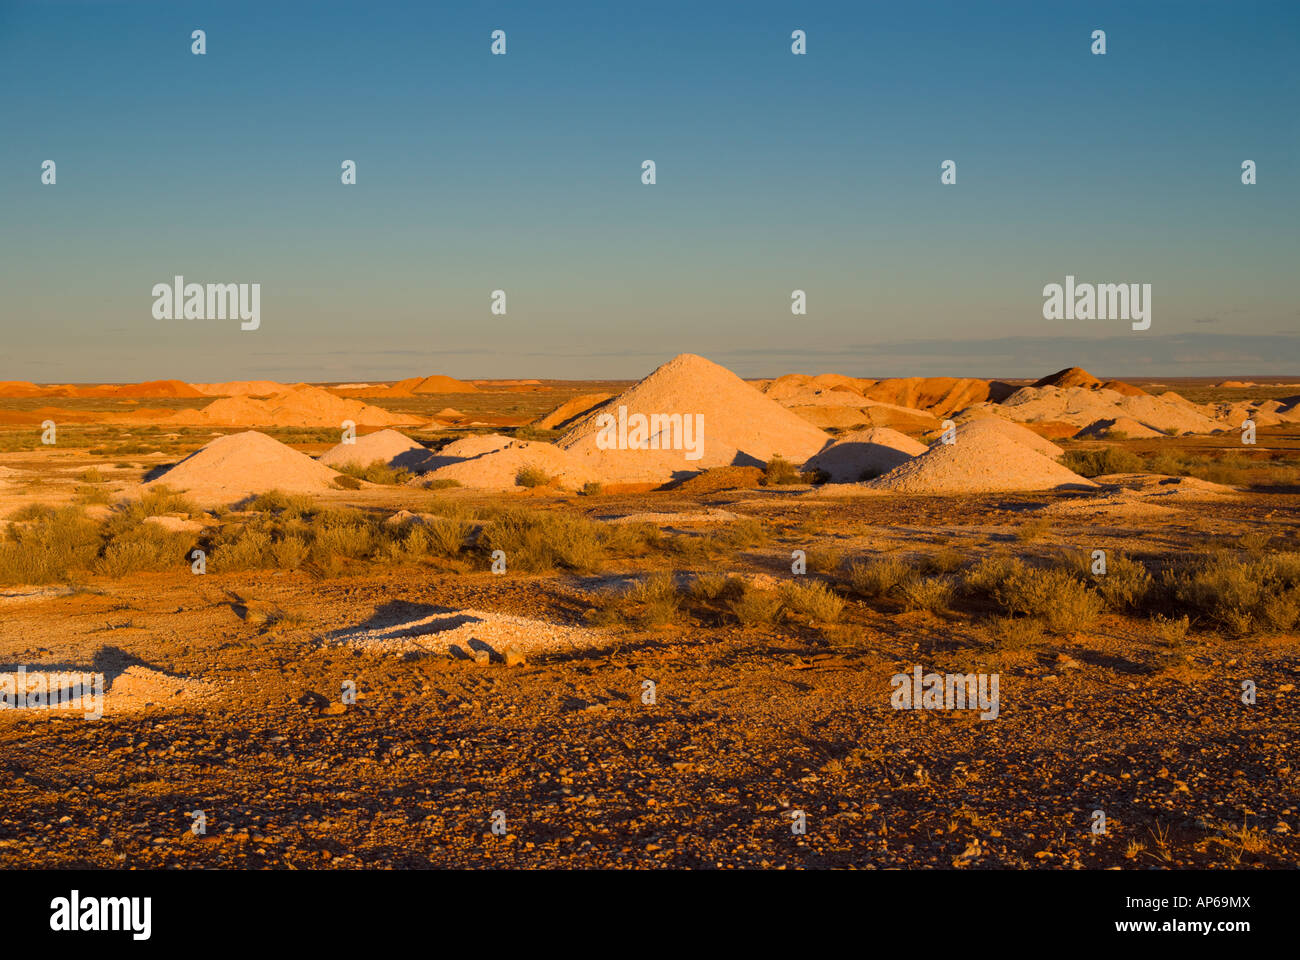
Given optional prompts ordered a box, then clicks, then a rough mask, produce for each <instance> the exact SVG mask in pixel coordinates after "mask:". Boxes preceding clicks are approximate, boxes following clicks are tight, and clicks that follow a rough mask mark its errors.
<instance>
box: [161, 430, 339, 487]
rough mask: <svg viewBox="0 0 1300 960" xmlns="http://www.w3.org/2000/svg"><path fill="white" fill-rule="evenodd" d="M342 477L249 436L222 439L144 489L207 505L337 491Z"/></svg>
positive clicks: (262, 436) (263, 437) (259, 436)
mask: <svg viewBox="0 0 1300 960" xmlns="http://www.w3.org/2000/svg"><path fill="white" fill-rule="evenodd" d="M337 476H338V474H337V473H335V472H334V471H333V470H331V469H330V468H329V467H327V466H325V465H324V464H321V463H317V462H316V461H315V460H313V459H312V458H311V457H309V456H307V455H306V454H305V453H299V452H298V451H297V450H294V449H292V448H291V447H288V446H285V445H284V444H283V443H281V442H280V441H279V440H274V439H272V438H271V437H268V436H267V435H266V434H264V433H258V432H257V431H256V430H249V431H246V432H245V433H232V434H230V435H229V436H225V437H218V438H217V439H215V440H213V441H212V442H211V443H208V444H206V445H205V446H204V447H203V448H202V449H200V450H196V451H195V452H194V453H192V454H190V455H189V456H188V457H186V458H185V459H184V460H182V461H181V462H180V463H178V464H176V466H174V467H172V468H171V469H170V470H168V471H167V472H166V473H164V474H163V475H162V476H160V477H157V478H156V479H154V480H151V481H149V482H148V483H146V484H145V486H146V487H149V486H153V485H155V484H163V485H165V486H168V487H171V488H172V489H175V490H183V491H185V492H187V493H189V494H190V495H191V496H193V497H195V498H198V499H205V500H207V499H222V498H238V497H246V496H250V495H253V494H259V493H265V492H266V491H268V490H283V491H284V492H286V493H317V492H321V491H325V490H337V489H338V488H337V487H336V486H335V485H334V478H335V477H337Z"/></svg>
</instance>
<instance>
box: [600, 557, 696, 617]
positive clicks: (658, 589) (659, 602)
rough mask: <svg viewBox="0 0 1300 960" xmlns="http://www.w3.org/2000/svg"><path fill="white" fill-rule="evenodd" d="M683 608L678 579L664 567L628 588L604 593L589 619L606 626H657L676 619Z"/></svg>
mask: <svg viewBox="0 0 1300 960" xmlns="http://www.w3.org/2000/svg"><path fill="white" fill-rule="evenodd" d="M680 612H681V602H680V593H679V591H678V589H677V580H676V578H675V577H674V576H673V575H672V574H671V573H669V572H667V571H663V570H660V571H656V572H655V573H652V574H650V575H649V576H648V577H646V578H645V579H644V580H638V581H636V582H635V583H633V584H632V585H631V586H630V587H628V588H627V589H626V590H623V591H615V592H611V593H607V594H604V595H602V596H601V597H600V598H599V600H598V601H597V604H596V606H595V607H594V608H593V609H592V610H590V611H588V613H587V619H588V621H590V622H591V623H593V624H595V625H596V626H602V627H612V626H619V625H624V624H628V625H635V626H640V627H646V628H657V627H665V626H668V625H669V624H671V623H673V622H674V621H675V620H677V618H678V615H679V614H680Z"/></svg>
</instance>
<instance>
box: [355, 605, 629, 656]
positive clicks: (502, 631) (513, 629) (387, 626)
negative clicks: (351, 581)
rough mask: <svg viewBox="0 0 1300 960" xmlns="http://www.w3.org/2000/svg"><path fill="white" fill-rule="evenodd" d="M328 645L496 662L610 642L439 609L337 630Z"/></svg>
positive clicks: (590, 634)
mask: <svg viewBox="0 0 1300 960" xmlns="http://www.w3.org/2000/svg"><path fill="white" fill-rule="evenodd" d="M330 642H331V643H333V644H335V645H339V646H350V647H355V648H357V649H360V650H364V651H366V652H368V653H377V654H386V653H387V654H392V653H397V654H409V653H415V654H424V655H435V656H450V657H455V658H456V659H461V660H466V659H473V658H474V654H475V653H476V652H477V651H479V650H486V651H487V652H488V654H489V656H491V657H492V659H494V660H499V659H501V658H502V657H503V656H504V654H505V651H506V649H507V648H508V647H512V646H513V647H517V648H518V649H519V650H520V651H521V652H523V653H524V654H529V653H550V652H555V651H564V650H574V649H582V648H586V647H596V646H603V645H604V644H606V643H608V642H609V640H608V638H606V637H605V636H603V635H602V634H599V633H596V632H595V631H592V630H588V629H585V628H583V627H569V626H564V625H563V624H558V623H548V622H546V621H544V620H532V619H529V618H528V617H516V616H512V615H510V614H505V613H486V612H484V611H482V610H439V611H437V612H435V613H431V614H429V615H427V616H424V617H418V618H415V619H407V620H394V621H393V622H388V623H380V624H377V625H370V626H360V627H357V628H355V629H353V630H344V631H339V632H337V633H335V634H333V635H332V636H331V637H330Z"/></svg>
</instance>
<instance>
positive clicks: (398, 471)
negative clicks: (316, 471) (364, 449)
mask: <svg viewBox="0 0 1300 960" xmlns="http://www.w3.org/2000/svg"><path fill="white" fill-rule="evenodd" d="M335 469H336V470H338V472H339V473H341V474H344V475H345V476H349V477H355V478H356V479H358V480H364V481H366V482H367V483H382V484H386V485H388V486H397V485H399V484H403V483H406V481H407V480H410V479H411V471H410V470H407V469H406V468H405V467H394V466H391V465H390V464H388V463H385V462H384V461H383V460H374V461H372V462H370V463H368V464H366V465H365V466H362V465H361V464H359V463H345V464H343V465H342V466H341V467H335Z"/></svg>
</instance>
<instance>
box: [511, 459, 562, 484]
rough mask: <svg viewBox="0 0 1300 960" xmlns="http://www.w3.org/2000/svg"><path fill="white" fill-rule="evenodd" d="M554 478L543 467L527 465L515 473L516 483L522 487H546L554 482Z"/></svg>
mask: <svg viewBox="0 0 1300 960" xmlns="http://www.w3.org/2000/svg"><path fill="white" fill-rule="evenodd" d="M552 479H553V478H552V477H551V475H550V474H549V473H547V472H546V471H545V470H543V469H542V468H541V467H537V466H533V465H532V464H525V465H524V466H522V467H520V468H519V470H518V472H516V473H515V483H516V484H518V485H519V486H521V487H529V488H531V487H545V486H549V485H550V484H551V482H552Z"/></svg>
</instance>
